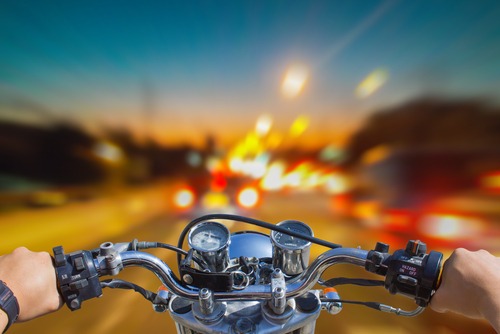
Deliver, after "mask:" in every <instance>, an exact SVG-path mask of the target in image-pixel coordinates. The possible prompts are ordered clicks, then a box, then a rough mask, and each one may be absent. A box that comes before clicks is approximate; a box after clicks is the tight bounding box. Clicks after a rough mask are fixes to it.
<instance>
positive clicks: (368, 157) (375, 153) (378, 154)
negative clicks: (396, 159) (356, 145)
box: [361, 145, 391, 165]
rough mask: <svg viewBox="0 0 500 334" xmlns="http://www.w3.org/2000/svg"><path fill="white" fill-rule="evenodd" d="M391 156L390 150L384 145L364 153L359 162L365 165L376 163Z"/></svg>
mask: <svg viewBox="0 0 500 334" xmlns="http://www.w3.org/2000/svg"><path fill="white" fill-rule="evenodd" d="M390 154H391V149H390V148H389V147H388V146H386V145H379V146H376V147H374V148H372V149H370V150H368V151H366V152H365V153H364V154H363V156H362V157H361V162H362V163H363V164H365V165H371V164H375V163H378V162H380V161H382V160H384V159H386V158H387V157H388V156H389V155H390Z"/></svg>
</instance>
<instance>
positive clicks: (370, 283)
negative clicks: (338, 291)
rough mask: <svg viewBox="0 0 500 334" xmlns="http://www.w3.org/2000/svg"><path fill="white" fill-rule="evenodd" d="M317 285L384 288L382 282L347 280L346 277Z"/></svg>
mask: <svg viewBox="0 0 500 334" xmlns="http://www.w3.org/2000/svg"><path fill="white" fill-rule="evenodd" d="M318 283H319V284H321V285H323V286H328V287H334V286H337V285H343V284H353V285H359V286H384V281H382V280H372V279H363V278H348V277H335V278H331V279H329V280H327V281H318Z"/></svg>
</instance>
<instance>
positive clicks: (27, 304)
mask: <svg viewBox="0 0 500 334" xmlns="http://www.w3.org/2000/svg"><path fill="white" fill-rule="evenodd" d="M0 280H2V281H4V282H5V283H6V284H7V286H8V287H9V288H10V289H11V290H12V292H13V293H14V295H15V296H16V298H17V301H18V303H19V318H18V321H26V320H30V319H33V318H36V317H39V316H41V315H44V314H47V313H50V312H53V311H56V310H58V309H59V308H60V307H61V306H62V300H61V298H60V296H59V293H58V292H57V284H56V274H55V270H54V265H53V264H52V259H51V257H50V255H49V254H48V253H46V252H40V253H35V252H31V251H29V250H28V249H26V248H24V247H20V248H17V249H16V250H14V251H13V252H12V253H10V254H7V255H3V256H0ZM0 312H1V311H0ZM0 332H1V331H0Z"/></svg>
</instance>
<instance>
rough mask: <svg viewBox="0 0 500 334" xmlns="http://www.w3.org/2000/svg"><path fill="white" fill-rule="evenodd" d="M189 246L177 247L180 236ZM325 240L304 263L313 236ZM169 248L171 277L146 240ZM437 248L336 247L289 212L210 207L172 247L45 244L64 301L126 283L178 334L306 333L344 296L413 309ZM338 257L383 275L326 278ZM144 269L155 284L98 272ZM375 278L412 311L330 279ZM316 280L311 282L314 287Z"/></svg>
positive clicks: (432, 272)
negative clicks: (248, 213) (247, 213)
mask: <svg viewBox="0 0 500 334" xmlns="http://www.w3.org/2000/svg"><path fill="white" fill-rule="evenodd" d="M221 221H237V222H243V223H247V224H252V225H256V226H260V227H264V228H267V229H269V230H270V231H271V232H270V234H269V235H267V234H263V233H260V232H256V231H244V232H236V233H232V234H231V233H230V231H229V229H228V228H227V227H226V226H225V225H224V224H222V223H221ZM186 236H187V242H188V245H189V250H188V251H185V250H183V249H182V247H183V244H184V241H185V238H186ZM313 243H314V244H318V245H321V246H325V247H327V248H329V250H327V251H326V252H324V253H323V254H321V255H319V256H318V257H317V258H316V259H314V260H313V261H312V263H311V264H309V257H310V248H311V245H312V244H313ZM151 248H165V249H167V250H171V251H175V252H177V262H178V267H179V268H178V269H179V276H176V274H175V273H174V272H173V271H172V270H171V269H170V267H169V266H168V265H167V264H165V263H164V262H163V261H162V260H161V259H159V258H158V257H156V256H154V255H152V254H150V253H148V252H145V250H146V249H151ZM442 260H443V255H442V254H441V253H439V252H436V251H431V252H429V253H427V251H426V245H425V244H424V243H423V242H421V241H418V240H410V241H409V242H408V244H407V246H406V248H405V249H400V250H396V251H395V252H394V253H392V254H390V253H389V245H387V244H384V243H381V242H377V243H376V245H375V247H374V249H372V250H363V249H361V248H344V247H342V246H341V245H338V244H334V243H331V242H328V241H325V240H322V239H319V238H316V237H314V233H313V231H312V229H311V228H310V227H309V226H308V225H307V224H305V223H303V222H301V221H297V220H285V221H282V222H280V223H278V224H276V225H274V224H270V223H267V222H264V221H260V220H257V219H253V218H248V217H243V216H238V215H230V214H211V215H205V216H202V217H199V218H197V219H195V220H193V221H191V222H190V223H189V224H187V225H186V227H185V229H184V230H183V231H182V233H181V235H180V236H179V241H178V244H177V246H173V245H168V244H165V243H160V242H139V241H138V240H133V241H132V242H123V243H116V244H113V243H111V242H105V243H103V244H101V245H100V247H99V248H97V249H94V250H81V251H76V252H72V253H69V254H66V253H65V252H64V249H63V248H62V246H58V247H55V248H54V262H55V267H56V273H57V280H58V288H59V292H60V294H61V296H62V297H63V300H64V302H65V303H66V305H67V306H68V307H69V308H70V309H71V310H73V311H74V310H78V309H80V308H81V306H82V303H83V302H84V301H85V300H88V299H91V298H96V297H100V296H101V295H102V290H103V289H104V288H120V289H132V290H135V291H136V292H138V293H140V294H141V295H142V296H143V297H144V298H146V299H147V300H149V301H150V302H151V303H152V305H153V309H154V310H155V311H157V312H169V314H170V316H171V318H172V319H173V321H174V322H175V326H176V329H177V332H178V333H180V334H187V333H189V334H195V333H235V334H236V333H238V334H239V333H314V329H315V324H316V319H317V318H318V317H319V315H320V313H321V311H326V312H327V313H330V314H337V313H339V312H340V311H341V310H342V308H343V306H344V304H358V305H363V306H367V307H370V308H372V309H375V310H379V311H382V312H389V313H393V314H396V315H399V316H416V315H418V314H420V313H421V312H422V311H423V310H424V309H425V307H426V306H427V305H428V303H429V301H430V299H431V297H432V295H433V293H434V292H435V290H436V289H437V287H438V286H439V282H440V273H441V266H442ZM337 264H350V265H354V266H360V267H364V268H365V269H366V270H367V271H368V272H370V273H373V274H375V275H379V276H383V277H384V279H383V280H382V279H364V278H346V277H334V278H329V279H325V278H323V277H322V276H323V273H324V272H325V270H326V269H328V268H329V267H331V266H333V265H337ZM131 266H139V267H143V268H146V269H148V270H150V271H152V272H153V273H154V274H156V276H157V277H158V279H159V280H160V282H161V283H162V285H161V286H160V288H159V289H158V291H156V292H153V291H149V290H146V289H144V288H142V287H140V286H138V285H136V284H134V283H132V282H127V281H123V280H120V279H104V280H101V277H103V276H116V275H118V274H119V273H120V272H121V271H122V270H123V269H124V268H126V267H131ZM344 284H353V285H359V286H367V287H369V286H383V287H385V288H386V289H387V290H388V291H389V292H390V293H391V294H402V295H404V296H407V297H409V298H412V299H414V300H415V302H416V308H415V309H414V310H410V311H407V310H402V309H400V308H395V307H392V306H389V305H386V304H381V303H376V302H365V301H352V300H343V299H341V298H340V296H339V294H338V292H337V290H336V289H335V287H336V286H338V285H344ZM318 285H320V286H323V287H324V289H315V286H318Z"/></svg>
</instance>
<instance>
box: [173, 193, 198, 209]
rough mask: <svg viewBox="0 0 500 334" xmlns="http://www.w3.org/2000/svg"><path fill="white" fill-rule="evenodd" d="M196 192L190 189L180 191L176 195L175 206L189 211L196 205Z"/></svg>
mask: <svg viewBox="0 0 500 334" xmlns="http://www.w3.org/2000/svg"><path fill="white" fill-rule="evenodd" d="M194 201H195V194H194V191H193V190H191V189H188V188H184V189H180V190H179V191H177V192H176V193H175V195H174V204H175V206H176V207H178V208H181V209H188V208H190V207H192V206H193V205H194Z"/></svg>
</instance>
